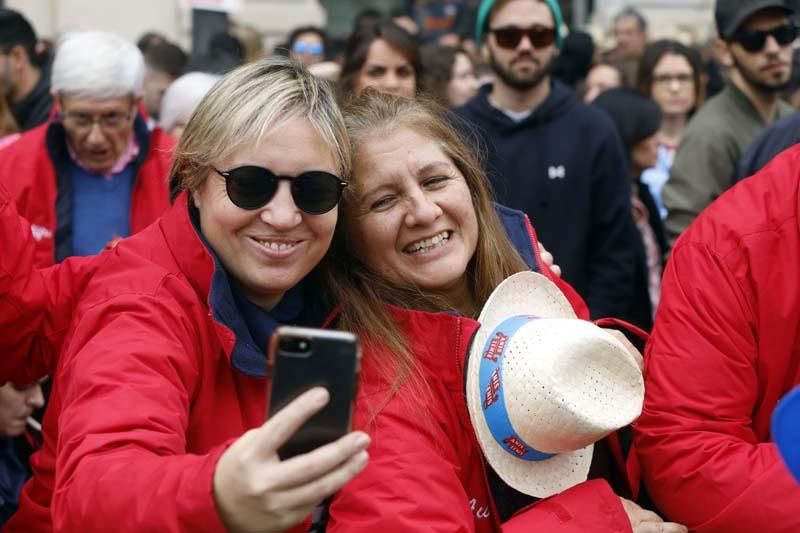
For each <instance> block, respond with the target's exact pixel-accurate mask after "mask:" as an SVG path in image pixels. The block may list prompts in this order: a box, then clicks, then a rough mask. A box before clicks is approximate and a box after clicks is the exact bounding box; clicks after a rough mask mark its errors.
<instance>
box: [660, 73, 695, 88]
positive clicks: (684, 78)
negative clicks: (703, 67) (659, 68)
mask: <svg viewBox="0 0 800 533" xmlns="http://www.w3.org/2000/svg"><path fill="white" fill-rule="evenodd" d="M673 81H677V82H678V83H679V84H680V85H686V84H687V83H692V82H693V81H694V76H692V75H691V74H684V73H682V74H656V75H654V76H653V83H656V84H663V85H669V84H671V83H672V82H673Z"/></svg>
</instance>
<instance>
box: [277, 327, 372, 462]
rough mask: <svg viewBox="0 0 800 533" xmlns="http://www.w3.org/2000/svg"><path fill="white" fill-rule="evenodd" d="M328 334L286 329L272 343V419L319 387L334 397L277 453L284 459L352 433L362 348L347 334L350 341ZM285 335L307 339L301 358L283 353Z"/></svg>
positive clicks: (296, 354)
mask: <svg viewBox="0 0 800 533" xmlns="http://www.w3.org/2000/svg"><path fill="white" fill-rule="evenodd" d="M298 332H302V333H298ZM327 333H329V332H328V331H326V330H313V329H309V328H290V327H281V328H278V330H276V333H275V334H274V335H273V337H272V339H271V341H270V370H271V372H270V379H269V383H270V385H269V391H268V402H269V416H272V415H273V414H274V413H276V412H278V411H279V410H280V409H281V408H283V407H284V406H286V405H287V404H289V403H290V402H291V401H292V400H294V399H295V398H296V397H298V396H299V395H300V394H302V393H304V392H305V391H307V390H309V389H311V388H313V387H315V386H322V387H325V388H326V389H328V392H329V393H330V401H329V402H328V404H327V405H326V406H325V407H324V408H323V409H322V410H321V411H320V412H319V413H317V414H316V415H314V416H313V417H311V418H310V419H309V420H308V421H306V423H305V424H304V425H303V426H302V427H301V428H300V429H299V430H298V431H297V432H296V433H295V434H294V435H292V436H291V437H290V438H289V440H288V441H287V442H286V443H285V444H284V445H283V446H281V447H280V448H279V449H278V456H279V457H280V458H281V460H285V459H288V458H290V457H294V456H295V455H299V454H303V453H307V452H310V451H312V450H314V449H316V448H318V447H320V446H322V445H323V444H327V443H329V442H333V441H334V440H336V439H338V438H339V437H341V436H343V435H345V434H347V433H348V432H349V431H350V427H351V418H352V410H353V402H354V400H355V393H356V386H357V382H358V372H359V362H360V346H359V343H358V339H357V338H356V337H355V336H354V335H349V334H347V335H348V336H349V337H350V338H349V339H348V338H329V337H327V335H326V334H327ZM286 337H302V338H304V339H308V340H309V342H310V343H311V344H310V350H309V351H308V353H307V354H298V353H294V352H289V351H286V350H284V349H282V348H281V344H282V343H281V339H282V338H286ZM342 337H344V336H343V335H342Z"/></svg>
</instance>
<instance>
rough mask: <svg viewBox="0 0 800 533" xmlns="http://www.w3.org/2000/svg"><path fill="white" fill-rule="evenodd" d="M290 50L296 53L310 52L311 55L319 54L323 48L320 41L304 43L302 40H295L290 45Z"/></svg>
mask: <svg viewBox="0 0 800 533" xmlns="http://www.w3.org/2000/svg"><path fill="white" fill-rule="evenodd" d="M292 51H293V52H294V53H296V54H311V55H312V56H321V55H322V51H323V48H322V44H321V43H304V42H302V41H297V42H296V43H294V44H293V45H292Z"/></svg>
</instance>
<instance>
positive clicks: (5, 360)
mask: <svg viewBox="0 0 800 533" xmlns="http://www.w3.org/2000/svg"><path fill="white" fill-rule="evenodd" d="M0 243H3V245H2V246H3V250H2V253H0V354H2V357H0V383H5V382H6V381H14V382H16V383H19V384H25V383H31V382H33V381H36V380H37V379H39V378H41V377H42V376H44V375H46V374H50V375H52V374H53V373H54V372H55V354H57V353H58V351H59V349H60V346H61V341H62V340H63V337H64V334H65V332H66V330H67V327H68V326H69V320H70V318H71V317H72V309H73V307H74V306H75V302H76V301H77V298H78V297H79V295H80V293H81V291H82V290H83V287H84V286H85V285H86V283H87V281H88V280H89V278H90V277H91V275H92V273H93V272H94V270H95V267H96V264H97V263H98V261H97V260H96V259H95V258H89V257H87V258H83V257H74V258H70V259H68V260H67V261H64V262H63V263H61V264H60V265H57V266H54V267H51V268H47V269H43V270H39V269H36V268H35V267H34V241H33V238H32V237H31V230H30V226H29V225H28V223H27V221H25V219H23V218H22V217H20V216H19V214H18V213H17V211H16V209H15V208H14V205H13V202H12V201H11V200H10V198H9V194H8V191H6V189H5V188H4V187H3V186H2V184H0Z"/></svg>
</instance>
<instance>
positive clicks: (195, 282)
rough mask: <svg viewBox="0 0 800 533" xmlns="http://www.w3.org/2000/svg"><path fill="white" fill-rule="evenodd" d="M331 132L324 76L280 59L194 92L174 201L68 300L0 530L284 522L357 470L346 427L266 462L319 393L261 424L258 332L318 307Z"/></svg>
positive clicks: (240, 527)
mask: <svg viewBox="0 0 800 533" xmlns="http://www.w3.org/2000/svg"><path fill="white" fill-rule="evenodd" d="M346 135H347V134H346V130H345V128H344V124H343V121H342V117H341V114H340V112H339V109H338V107H337V105H336V102H335V99H334V94H333V92H332V90H331V89H330V88H329V86H328V85H327V84H326V83H324V82H320V81H319V80H317V79H316V78H314V77H312V76H311V75H310V74H308V72H306V71H305V70H302V69H300V68H298V67H297V66H295V65H294V64H292V63H290V62H288V61H287V60H273V61H264V62H259V63H254V64H250V65H247V66H244V67H241V68H240V69H237V70H236V71H235V72H233V73H232V74H230V75H229V76H228V77H226V78H225V79H224V80H222V81H221V82H220V83H219V84H217V85H216V86H215V87H214V88H213V89H212V90H211V91H210V92H209V94H208V95H207V96H206V98H205V99H204V100H203V101H202V102H201V104H200V105H199V107H198V108H197V110H196V112H195V114H194V116H193V117H192V119H191V120H190V122H189V124H188V125H187V127H186V130H185V132H184V134H183V136H182V137H181V141H180V144H179V146H178V148H177V152H176V156H175V160H174V163H173V167H172V171H171V182H170V185H171V192H172V199H173V205H172V207H171V208H170V209H169V210H168V211H167V212H166V213H165V214H164V216H163V217H162V218H161V219H160V220H159V221H158V222H157V223H155V224H153V225H151V226H150V227H149V228H148V229H147V230H145V231H143V232H141V233H140V234H138V235H136V236H135V237H133V238H130V239H126V240H124V241H122V242H121V243H119V244H118V245H117V247H116V248H114V249H113V250H112V251H110V252H107V253H106V254H104V256H102V257H101V258H100V259H101V260H102V261H101V263H100V265H99V267H98V270H97V272H96V273H95V275H94V277H93V278H92V280H91V282H90V283H89V285H88V286H87V288H86V290H85V291H84V293H83V295H82V299H81V301H80V303H79V305H78V306H77V307H76V309H75V310H74V313H73V321H72V326H71V330H70V332H69V334H68V338H67V340H66V341H65V347H64V350H63V351H62V353H61V358H60V361H59V370H58V372H57V374H56V378H55V382H54V389H53V394H52V400H51V401H52V403H51V405H50V407H49V409H48V412H47V415H46V418H45V434H46V435H48V436H49V438H47V439H46V443H45V448H44V450H43V452H42V453H41V456H40V458H39V459H38V460H37V461H36V462H35V478H34V480H33V481H32V482H30V483H29V484H28V485H26V488H25V490H24V492H23V497H22V501H21V505H20V511H19V512H18V513H17V515H15V517H14V518H13V519H12V522H11V523H10V524H9V526H8V529H7V530H8V531H31V530H36V531H47V530H51V529H56V530H60V531H78V530H80V531H108V530H111V529H113V530H115V531H176V532H177V531H198V530H203V531H209V530H210V531H224V530H227V531H283V530H286V529H288V528H291V527H293V526H296V525H297V524H299V523H300V522H302V521H303V519H304V518H306V517H307V516H308V515H309V514H310V512H311V510H312V509H313V508H314V507H315V506H316V505H317V504H318V503H319V502H320V501H321V500H323V499H324V498H326V497H327V496H329V495H330V494H332V493H333V492H334V491H336V490H337V489H338V488H339V487H340V486H341V485H343V484H344V483H346V482H347V481H348V480H350V479H351V478H352V477H353V476H354V475H355V474H356V473H357V472H359V471H360V470H361V469H362V468H363V467H364V465H365V464H366V461H367V455H366V452H365V451H364V450H365V448H366V447H367V445H368V443H369V438H368V437H367V436H366V435H364V434H363V433H360V432H354V433H351V434H349V435H347V436H344V437H342V438H341V439H339V440H338V441H336V442H333V443H331V444H329V445H326V446H323V447H321V448H319V449H317V450H314V451H312V452H310V453H309V454H306V455H303V456H298V457H295V458H293V459H289V460H286V461H280V460H279V458H278V456H277V453H276V450H277V448H278V446H280V445H281V444H282V442H283V441H284V440H285V439H286V438H288V436H289V435H291V434H292V433H293V432H294V431H295V430H296V429H297V428H298V427H299V426H300V425H301V424H302V423H303V422H304V421H305V420H306V419H308V418H309V417H310V416H311V415H313V413H315V412H316V411H318V410H319V409H320V408H321V407H322V406H323V405H325V403H326V402H327V400H328V395H327V394H328V393H327V392H326V391H324V390H322V389H319V388H316V389H313V390H311V391H309V392H308V393H306V394H304V395H303V396H301V397H300V398H298V399H297V400H296V401H294V402H292V403H291V404H289V405H288V406H287V407H286V408H285V409H283V410H281V411H280V412H279V413H278V414H277V415H276V416H274V417H272V418H271V419H270V420H268V421H267V422H266V423H264V419H265V414H266V410H265V403H266V397H265V372H266V363H265V357H264V353H265V351H266V346H265V344H266V341H267V338H268V337H269V334H270V332H271V330H272V329H273V328H274V327H275V326H276V325H277V324H278V323H279V322H291V323H296V324H304V325H309V326H313V325H319V324H320V323H321V321H322V318H324V310H320V309H319V308H318V307H319V305H318V304H319V301H320V293H319V291H318V277H317V275H316V274H315V267H316V266H317V263H318V262H319V261H320V260H321V259H322V257H323V256H324V255H325V254H326V252H327V250H328V247H329V244H330V241H331V239H332V237H333V232H334V227H335V224H336V220H337V215H338V209H337V204H338V200H339V197H340V193H341V190H342V188H343V187H344V186H345V185H346V182H345V181H344V180H343V179H342V177H344V176H347V175H348V174H349V165H350V154H349V147H348V145H347V143H346V142H345V140H346V138H347V137H346ZM321 312H322V313H323V314H320V313H321ZM320 317H322V318H320ZM56 437H57V440H56ZM56 444H57V447H56ZM56 452H57V456H56ZM51 504H52V505H51ZM51 517H52V523H51ZM298 527H302V526H298Z"/></svg>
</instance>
